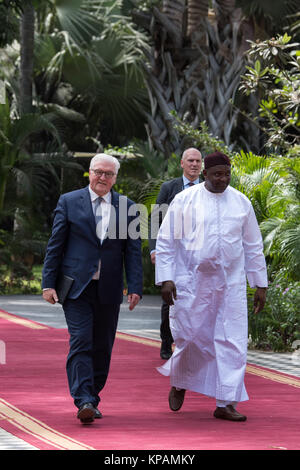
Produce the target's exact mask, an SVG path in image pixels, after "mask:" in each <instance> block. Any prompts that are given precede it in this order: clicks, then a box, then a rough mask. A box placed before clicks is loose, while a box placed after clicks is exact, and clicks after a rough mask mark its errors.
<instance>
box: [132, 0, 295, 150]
mask: <svg viewBox="0 0 300 470" xmlns="http://www.w3.org/2000/svg"><path fill="white" fill-rule="evenodd" d="M253 3H254V2H253ZM255 3H256V4H257V6H258V4H265V2H255ZM281 3H283V2H281ZM292 3H293V4H294V3H295V2H292ZM211 4H212V6H213V8H209V5H211ZM242 4H243V2H242V1H241V2H240V3H239V5H240V6H241V7H242V6H245V5H242ZM284 4H286V2H284ZM277 7H278V8H279V7H280V8H281V15H282V12H283V11H284V12H285V14H287V13H288V12H290V9H288V8H286V9H285V10H283V9H282V6H281V5H280V1H275V2H274V9H275V8H277ZM245 11H246V10H245ZM260 12H262V14H265V13H266V9H265V10H264V6H263V5H262V6H261V10H260ZM249 14H250V13H249ZM255 15H258V10H255V11H254V12H253V11H252V12H251V17H250V18H247V17H246V18H245V16H244V15H243V11H242V9H241V8H237V6H236V1H235V0H216V1H214V2H208V1H207V0H164V1H162V3H161V8H158V7H153V8H152V10H151V11H149V12H148V16H147V15H146V14H145V12H144V11H143V12H141V13H140V14H139V13H138V12H135V13H134V18H135V21H136V22H137V23H138V24H140V25H141V26H142V27H144V28H145V29H147V31H148V33H149V34H150V35H151V39H152V45H153V48H152V54H149V56H148V64H145V66H144V72H145V79H146V82H147V87H148V92H149V96H150V102H151V113H149V114H148V116H147V118H148V128H149V137H150V139H151V141H152V143H153V145H154V147H155V148H156V149H158V150H160V151H164V152H165V154H166V157H168V156H169V155H170V154H171V153H172V152H173V151H179V149H180V140H179V136H178V133H177V132H176V131H174V127H173V123H174V121H173V119H172V117H171V116H170V112H171V111H176V113H177V115H178V116H179V117H180V118H184V119H185V121H186V122H190V123H191V125H192V126H194V127H196V126H197V125H198V124H199V123H200V122H201V121H206V122H207V124H208V125H209V128H210V130H211V132H212V133H213V135H214V136H218V137H219V138H221V139H223V140H224V142H225V143H226V144H227V145H229V144H230V143H232V140H233V139H234V138H235V139H238V138H239V133H238V132H237V133H236V134H234V130H235V128H236V126H237V125H238V120H237V116H238V113H239V106H240V105H241V97H240V96H239V95H238V85H239V81H240V76H241V74H242V72H243V71H244V67H245V57H244V52H245V50H246V48H247V47H248V44H247V42H246V40H247V39H251V40H254V39H256V36H255V33H256V31H257V30H255V28H254V27H253V18H255ZM232 102H235V103H237V106H236V107H232ZM249 102H250V105H251V104H252V102H253V106H256V105H257V101H255V100H254V98H253V97H250V100H249ZM246 105H248V103H246ZM239 130H240V129H239ZM244 139H245V140H244V142H245V141H246V144H247V140H248V139H249V136H248V135H247V132H246V131H245V132H244Z"/></svg>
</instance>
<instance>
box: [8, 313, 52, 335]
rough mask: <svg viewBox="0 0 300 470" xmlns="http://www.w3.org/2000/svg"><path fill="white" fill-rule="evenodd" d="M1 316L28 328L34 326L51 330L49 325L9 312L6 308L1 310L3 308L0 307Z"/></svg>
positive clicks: (38, 328) (34, 328)
mask: <svg viewBox="0 0 300 470" xmlns="http://www.w3.org/2000/svg"><path fill="white" fill-rule="evenodd" d="M0 318H3V319H4V320H8V321H11V322H13V323H17V324H18V325H22V326H25V327H27V328H32V329H33V330H49V327H48V326H45V325H41V324H40V323H36V322H34V321H32V320H27V318H23V317H18V316H16V315H13V314H12V313H8V312H6V311H5V310H1V309H0Z"/></svg>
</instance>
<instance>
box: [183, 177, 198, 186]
mask: <svg viewBox="0 0 300 470" xmlns="http://www.w3.org/2000/svg"><path fill="white" fill-rule="evenodd" d="M182 178H183V186H186V185H187V184H189V183H190V182H191V181H190V180H189V179H188V178H187V177H186V176H184V175H182ZM193 183H194V184H198V183H199V178H197V179H196V180H194V181H193Z"/></svg>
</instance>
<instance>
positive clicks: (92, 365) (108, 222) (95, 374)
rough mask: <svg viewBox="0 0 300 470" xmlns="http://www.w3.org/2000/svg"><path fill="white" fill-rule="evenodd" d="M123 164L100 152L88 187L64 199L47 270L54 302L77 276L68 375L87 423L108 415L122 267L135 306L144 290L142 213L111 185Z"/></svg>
mask: <svg viewBox="0 0 300 470" xmlns="http://www.w3.org/2000/svg"><path fill="white" fill-rule="evenodd" d="M119 167H120V164H119V162H118V160H117V159H116V158H114V157H112V156H110V155H106V154H97V155H95V157H93V158H92V160H91V163H90V170H89V180H90V184H89V186H87V187H85V188H83V189H79V190H76V191H72V192H70V193H67V194H63V195H62V196H61V197H60V199H59V201H58V204H57V207H56V209H55V217H54V223H53V228H52V235H51V237H50V240H49V243H48V247H47V251H46V257H45V261H44V268H43V281H42V287H43V298H44V299H45V300H46V301H47V302H50V303H52V304H54V303H55V302H57V301H58V300H59V299H58V296H57V292H56V290H57V280H58V278H59V276H60V275H66V276H68V277H69V278H72V279H73V280H74V281H73V284H72V286H71V288H70V291H69V293H68V295H67V298H66V300H65V301H64V302H63V309H64V313H65V317H66V322H67V325H68V330H69V334H70V349H69V354H68V358H67V375H68V381H69V388H70V393H71V396H72V397H73V399H74V404H75V406H76V407H77V408H78V412H77V417H78V418H79V419H80V421H81V422H82V423H84V424H85V423H90V422H92V421H93V420H94V418H101V417H102V414H101V412H100V411H99V410H98V408H97V406H98V403H99V401H100V397H99V393H100V391H101V390H102V389H103V387H104V385H105V383H106V379H107V376H108V371H109V365H110V359H111V353H112V347H113V343H114V339H115V334H116V329H117V322H118V316H119V311H120V304H121V303H122V301H123V268H125V273H126V278H127V285H128V303H129V309H130V310H132V309H133V308H134V307H135V306H136V305H137V303H138V302H139V300H140V298H141V295H142V257H141V239H140V233H139V224H138V213H137V211H134V210H133V209H134V203H133V201H131V200H130V199H128V198H127V197H126V196H122V195H120V194H118V193H117V192H115V191H113V190H112V186H113V184H114V183H115V182H116V178H117V173H118V170H119ZM129 209H130V211H129ZM129 213H130V214H134V215H129Z"/></svg>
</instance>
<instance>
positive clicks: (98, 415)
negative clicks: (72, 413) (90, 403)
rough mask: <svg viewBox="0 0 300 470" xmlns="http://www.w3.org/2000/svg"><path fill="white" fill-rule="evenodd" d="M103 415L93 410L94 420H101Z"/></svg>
mask: <svg viewBox="0 0 300 470" xmlns="http://www.w3.org/2000/svg"><path fill="white" fill-rule="evenodd" d="M102 418H103V415H102V413H101V411H99V410H98V408H96V409H95V419H102Z"/></svg>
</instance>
